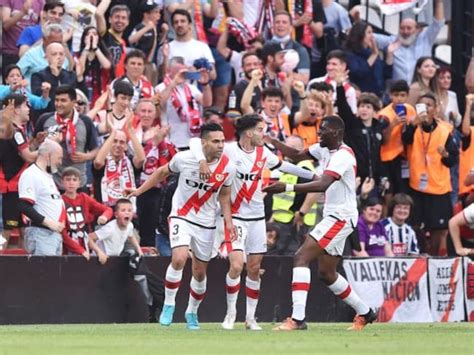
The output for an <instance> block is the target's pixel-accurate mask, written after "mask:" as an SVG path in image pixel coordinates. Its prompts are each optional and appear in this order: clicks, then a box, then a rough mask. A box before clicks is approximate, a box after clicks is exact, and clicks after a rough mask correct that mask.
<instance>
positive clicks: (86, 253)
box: [81, 250, 91, 261]
mask: <svg viewBox="0 0 474 355" xmlns="http://www.w3.org/2000/svg"><path fill="white" fill-rule="evenodd" d="M81 255H82V256H83V257H84V258H86V260H87V261H89V260H90V259H91V255H90V254H89V252H88V251H87V250H86V251H85V252H84V253H82V254H81Z"/></svg>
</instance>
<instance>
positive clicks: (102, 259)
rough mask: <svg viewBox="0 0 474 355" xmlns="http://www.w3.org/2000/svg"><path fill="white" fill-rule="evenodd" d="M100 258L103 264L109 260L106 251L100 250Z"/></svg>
mask: <svg viewBox="0 0 474 355" xmlns="http://www.w3.org/2000/svg"><path fill="white" fill-rule="evenodd" d="M97 256H98V258H99V263H101V264H102V265H104V264H105V263H106V262H107V259H108V258H109V257H108V256H107V255H105V253H104V252H102V251H101V252H100V253H98V254H97Z"/></svg>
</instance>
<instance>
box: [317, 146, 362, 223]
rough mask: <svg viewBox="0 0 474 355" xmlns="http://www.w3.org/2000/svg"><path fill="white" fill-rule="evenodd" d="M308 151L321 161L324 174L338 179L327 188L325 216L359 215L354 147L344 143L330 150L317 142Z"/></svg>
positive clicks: (352, 216) (320, 165)
mask: <svg viewBox="0 0 474 355" xmlns="http://www.w3.org/2000/svg"><path fill="white" fill-rule="evenodd" d="M308 152H309V154H310V155H311V156H312V157H314V158H315V159H316V160H318V161H319V167H318V168H320V169H321V170H322V173H323V174H328V175H331V176H333V177H334V178H335V179H336V181H334V182H333V183H332V184H331V185H330V186H329V188H328V189H327V190H326V197H325V201H324V211H323V216H324V217H327V216H329V215H332V216H335V217H338V218H341V217H342V218H344V219H346V218H354V217H357V215H358V212H357V198H356V174H357V162H356V159H355V156H354V152H353V151H352V149H351V148H350V147H349V146H347V145H346V144H344V143H343V144H342V145H341V146H340V147H339V149H335V150H331V151H330V150H329V149H328V148H325V147H324V148H323V147H321V146H320V144H319V143H317V144H313V145H312V146H310V147H309V148H308Z"/></svg>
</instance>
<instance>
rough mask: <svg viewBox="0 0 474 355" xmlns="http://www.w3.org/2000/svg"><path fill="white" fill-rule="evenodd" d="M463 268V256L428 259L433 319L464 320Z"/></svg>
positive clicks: (442, 320)
mask: <svg viewBox="0 0 474 355" xmlns="http://www.w3.org/2000/svg"><path fill="white" fill-rule="evenodd" d="M462 269H463V267H462V258H453V259H429V260H428V275H429V278H430V300H431V314H432V315H433V321H435V322H460V321H463V320H464V294H463V291H464V287H463V275H462Z"/></svg>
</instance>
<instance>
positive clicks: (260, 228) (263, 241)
mask: <svg viewBox="0 0 474 355" xmlns="http://www.w3.org/2000/svg"><path fill="white" fill-rule="evenodd" d="M232 221H233V223H234V227H235V229H236V233H237V239H236V240H235V241H233V242H231V241H230V236H226V233H225V229H224V219H223V218H222V217H218V218H217V229H216V240H215V242H214V253H213V255H214V256H215V255H217V253H218V252H219V253H221V254H223V255H229V253H230V252H231V251H234V250H241V251H243V252H244V254H247V255H250V254H264V253H266V252H267V226H266V223H265V219H261V220H258V221H244V220H241V219H237V218H233V219H232Z"/></svg>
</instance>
